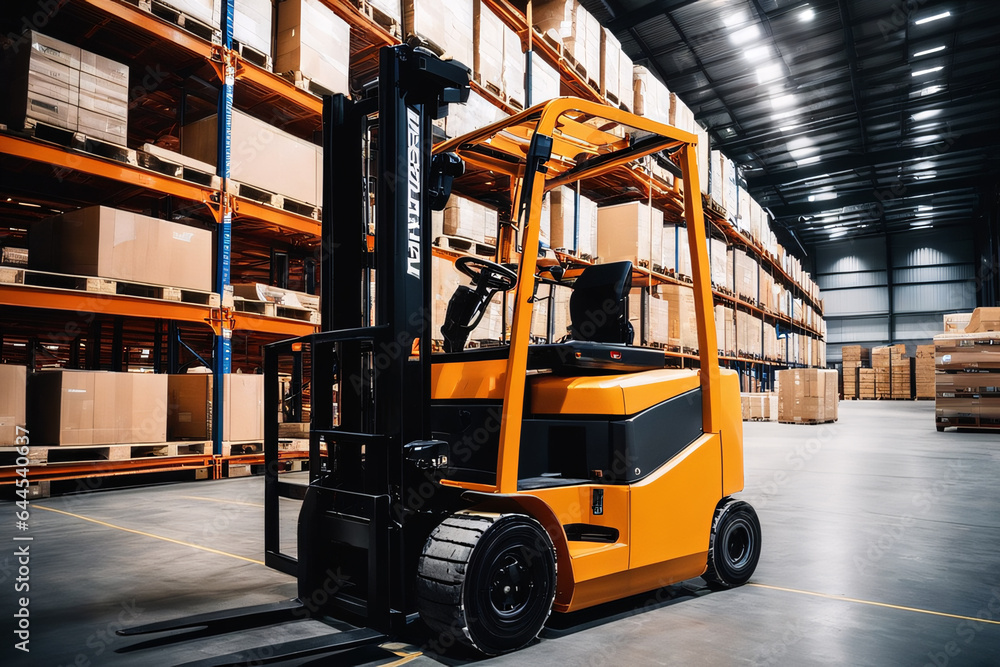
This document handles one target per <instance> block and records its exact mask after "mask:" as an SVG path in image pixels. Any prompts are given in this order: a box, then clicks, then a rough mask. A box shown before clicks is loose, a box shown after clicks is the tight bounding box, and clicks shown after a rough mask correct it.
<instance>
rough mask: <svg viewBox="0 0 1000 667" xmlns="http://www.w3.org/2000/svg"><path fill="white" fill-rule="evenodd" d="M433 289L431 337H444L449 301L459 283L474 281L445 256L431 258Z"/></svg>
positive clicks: (466, 283)
mask: <svg viewBox="0 0 1000 667" xmlns="http://www.w3.org/2000/svg"><path fill="white" fill-rule="evenodd" d="M431 281H432V286H431V289H432V291H433V294H434V297H433V298H434V304H433V307H432V310H431V337H432V338H434V339H436V340H440V339H442V334H441V325H443V324H444V318H445V315H446V314H447V312H448V301H450V300H451V296H452V294H454V293H455V290H456V289H458V286H459V285H468V284H470V283H471V282H472V281H471V280H469V278H468V277H466V276H465V275H463V274H462V273H460V272H459V271H458V269H456V268H455V263H454V262H452V261H451V260H450V259H447V258H444V257H432V258H431Z"/></svg>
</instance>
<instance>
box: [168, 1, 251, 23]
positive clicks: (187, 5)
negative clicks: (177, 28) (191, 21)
mask: <svg viewBox="0 0 1000 667" xmlns="http://www.w3.org/2000/svg"><path fill="white" fill-rule="evenodd" d="M165 4H168V5H170V6H171V7H173V8H174V9H176V10H178V11H180V12H183V13H185V14H187V15H188V16H190V17H192V18H196V19H198V20H199V21H201V22H202V23H205V24H207V25H210V26H212V27H215V28H218V27H219V23H220V21H221V18H222V0H168V2H166V3H165ZM236 4H237V5H238V4H239V0H237V3H236Z"/></svg>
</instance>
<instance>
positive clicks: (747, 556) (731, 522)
mask: <svg viewBox="0 0 1000 667" xmlns="http://www.w3.org/2000/svg"><path fill="white" fill-rule="evenodd" d="M758 560H760V520H759V519H758V518H757V512H755V511H754V509H753V507H751V506H750V504H749V503H745V502H743V501H742V500H729V501H726V502H724V503H722V504H721V505H720V506H719V508H718V509H717V510H715V517H714V519H713V521H712V535H711V537H710V538H709V545H708V569H707V570H706V571H705V574H704V575H703V577H702V578H703V579H705V581H706V582H708V587H709V588H712V589H715V590H722V589H726V588H732V587H734V586H741V585H743V584H745V583H746V582H747V581H749V580H750V577H751V576H752V575H753V573H754V570H756V569H757V561H758Z"/></svg>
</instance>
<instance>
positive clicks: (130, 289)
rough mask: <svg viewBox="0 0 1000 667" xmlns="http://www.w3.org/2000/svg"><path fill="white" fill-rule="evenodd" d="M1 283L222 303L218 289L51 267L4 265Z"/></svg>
mask: <svg viewBox="0 0 1000 667" xmlns="http://www.w3.org/2000/svg"><path fill="white" fill-rule="evenodd" d="M0 283H4V284H7V285H25V286H31V287H51V288H55V289H68V290H74V291H79V292H90V293H92V294H120V295H123V296H138V297H142V298H145V299H159V300H161V301H175V302H180V303H190V304H196V305H201V306H208V307H210V308H218V307H219V304H220V303H221V299H220V297H219V295H218V294H217V293H215V292H202V291H199V290H187V289H182V288H180V287H170V286H166V285H151V284H147V283H133V282H126V281H123V280H111V279H108V278H95V277H93V276H77V275H71V274H63V273H49V272H47V271H32V270H30V269H18V268H11V267H0Z"/></svg>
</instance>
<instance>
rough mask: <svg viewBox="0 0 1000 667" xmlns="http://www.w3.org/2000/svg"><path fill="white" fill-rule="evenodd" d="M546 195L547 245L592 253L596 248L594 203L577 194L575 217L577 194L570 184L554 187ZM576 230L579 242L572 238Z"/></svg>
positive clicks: (595, 208)
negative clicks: (547, 206)
mask: <svg viewBox="0 0 1000 667" xmlns="http://www.w3.org/2000/svg"><path fill="white" fill-rule="evenodd" d="M549 196H550V197H551V202H550V203H551V209H550V214H549V215H550V218H549V220H550V223H549V224H550V229H549V232H550V234H549V245H550V246H551V247H553V248H564V249H567V250H572V251H577V252H578V253H579V254H582V255H591V256H593V255H594V254H595V250H596V248H595V242H596V236H597V204H596V203H595V202H594V201H593V200H591V199H588V198H587V197H584V196H582V195H581V196H580V197H579V203H580V211H579V217H577V210H576V208H577V207H576V203H577V200H578V198H577V194H576V192H575V191H574V190H573V189H572V188H568V187H566V186H563V187H560V188H556V189H555V190H552V191H551V192H550V193H549ZM577 225H579V229H577ZM577 231H579V241H580V242H579V243H577V242H576V234H577Z"/></svg>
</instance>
